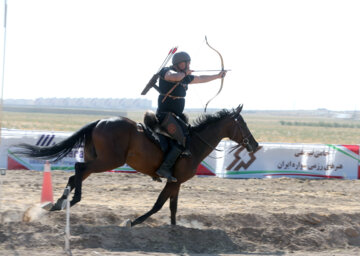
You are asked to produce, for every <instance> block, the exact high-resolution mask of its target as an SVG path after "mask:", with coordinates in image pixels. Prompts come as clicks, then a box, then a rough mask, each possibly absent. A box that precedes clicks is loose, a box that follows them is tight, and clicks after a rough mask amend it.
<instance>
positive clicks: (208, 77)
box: [191, 71, 226, 84]
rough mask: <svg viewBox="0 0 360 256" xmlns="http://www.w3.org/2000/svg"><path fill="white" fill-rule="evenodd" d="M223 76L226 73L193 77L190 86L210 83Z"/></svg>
mask: <svg viewBox="0 0 360 256" xmlns="http://www.w3.org/2000/svg"><path fill="white" fill-rule="evenodd" d="M225 75H226V71H221V72H220V73H219V74H216V75H203V76H194V80H192V82H191V84H197V83H206V82H210V81H212V80H215V79H218V78H223V77H224V76H225Z"/></svg>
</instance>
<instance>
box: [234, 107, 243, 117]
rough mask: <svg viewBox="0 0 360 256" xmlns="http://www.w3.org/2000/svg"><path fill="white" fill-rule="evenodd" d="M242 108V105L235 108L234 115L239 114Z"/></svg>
mask: <svg viewBox="0 0 360 256" xmlns="http://www.w3.org/2000/svg"><path fill="white" fill-rule="evenodd" d="M242 108H243V104H240V105H239V106H238V107H237V108H236V110H235V115H236V116H237V115H239V114H240V112H241V110H242Z"/></svg>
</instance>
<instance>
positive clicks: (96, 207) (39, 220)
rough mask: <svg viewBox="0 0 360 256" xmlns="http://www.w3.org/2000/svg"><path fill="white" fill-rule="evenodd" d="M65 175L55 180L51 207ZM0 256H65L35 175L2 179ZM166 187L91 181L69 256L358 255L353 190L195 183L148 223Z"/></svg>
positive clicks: (76, 211)
mask: <svg viewBox="0 0 360 256" xmlns="http://www.w3.org/2000/svg"><path fill="white" fill-rule="evenodd" d="M70 174H71V173H67V172H62V171H53V172H52V184H53V191H54V199H55V200H56V199H57V198H58V197H59V196H60V195H61V193H62V192H63V189H64V186H65V184H66V182H67V179H68V177H69V176H70ZM0 178H1V180H2V183H3V184H2V186H1V188H0V189H1V192H0V193H1V205H0V213H1V215H0V223H1V225H0V255H40V256H41V255H64V250H63V248H64V243H65V242H64V241H65V239H64V229H65V211H62V212H47V211H45V210H43V209H41V208H40V207H39V201H40V197H41V187H42V173H41V172H35V171H7V173H6V175H5V176H0ZM164 184H165V183H157V182H153V181H152V180H151V179H150V178H149V177H147V176H144V175H142V174H119V173H103V174H94V175H92V176H90V177H89V179H88V180H86V181H85V182H84V185H83V199H82V201H81V202H80V203H79V204H78V205H76V206H74V207H73V208H72V209H71V241H70V247H71V251H72V254H73V255H94V256H95V255H317V256H320V255H324V256H325V255H360V202H359V195H360V181H358V180H305V179H287V178H279V179H262V180H260V179H244V180H234V179H221V178H216V177H195V178H193V179H192V180H190V181H188V182H187V183H185V184H183V185H182V188H181V191H180V197H179V205H178V214H177V220H178V225H177V226H171V225H170V211H169V207H168V203H166V204H165V206H164V207H163V209H162V210H161V211H159V212H158V213H157V214H155V215H153V216H152V217H151V218H149V219H148V220H147V221H146V222H145V223H143V224H141V225H138V226H136V227H133V228H127V227H124V226H123V222H124V221H125V220H126V219H132V220H133V219H134V218H136V217H137V216H139V215H142V214H143V213H145V212H146V211H148V210H150V208H151V207H152V205H153V204H154V202H155V200H156V198H157V196H158V194H159V193H160V191H161V189H162V187H163V186H164Z"/></svg>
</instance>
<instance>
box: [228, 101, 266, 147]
mask: <svg viewBox="0 0 360 256" xmlns="http://www.w3.org/2000/svg"><path fill="white" fill-rule="evenodd" d="M242 108H243V105H239V106H238V107H237V108H236V109H235V110H234V112H233V114H232V115H231V122H232V123H231V128H230V131H229V132H230V134H229V138H230V139H231V140H233V141H235V142H237V143H238V144H239V145H242V146H244V147H245V148H246V150H247V151H249V152H254V151H256V149H257V148H258V146H259V143H257V141H256V140H255V138H254V136H253V135H252V134H251V132H250V130H249V128H248V127H247V125H246V123H245V121H244V118H243V117H242V116H241V115H240V112H241V110H242Z"/></svg>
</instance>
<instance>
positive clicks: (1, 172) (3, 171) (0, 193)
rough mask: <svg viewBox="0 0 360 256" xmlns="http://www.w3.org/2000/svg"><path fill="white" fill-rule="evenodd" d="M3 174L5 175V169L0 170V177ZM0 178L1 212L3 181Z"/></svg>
mask: <svg viewBox="0 0 360 256" xmlns="http://www.w3.org/2000/svg"><path fill="white" fill-rule="evenodd" d="M5 174H6V170H5V169H0V175H1V176H3V175H5ZM1 176H0V180H1V182H0V210H1V203H2V202H1V201H2V199H3V197H2V187H3V179H2V177H1Z"/></svg>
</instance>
